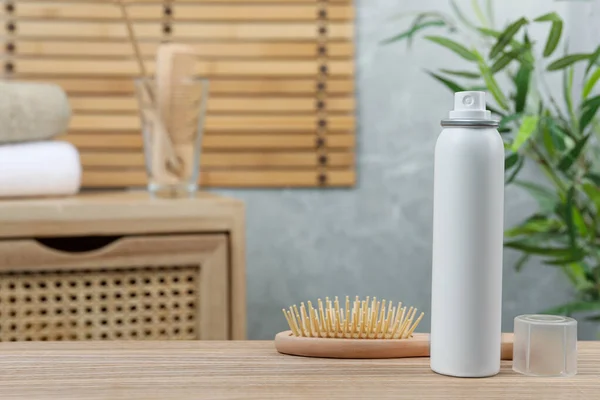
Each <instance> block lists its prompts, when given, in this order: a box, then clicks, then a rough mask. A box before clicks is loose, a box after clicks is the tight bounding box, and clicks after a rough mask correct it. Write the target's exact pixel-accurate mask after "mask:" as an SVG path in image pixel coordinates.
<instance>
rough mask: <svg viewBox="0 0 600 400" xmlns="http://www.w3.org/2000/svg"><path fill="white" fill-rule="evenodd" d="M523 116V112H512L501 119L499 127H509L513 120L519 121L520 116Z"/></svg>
mask: <svg viewBox="0 0 600 400" xmlns="http://www.w3.org/2000/svg"><path fill="white" fill-rule="evenodd" d="M522 116H523V115H522V114H521V113H515V114H510V115H507V116H505V117H502V119H501V120H500V123H499V125H498V129H505V128H508V125H509V124H510V123H511V122H514V121H518V120H519V118H521V117H522Z"/></svg>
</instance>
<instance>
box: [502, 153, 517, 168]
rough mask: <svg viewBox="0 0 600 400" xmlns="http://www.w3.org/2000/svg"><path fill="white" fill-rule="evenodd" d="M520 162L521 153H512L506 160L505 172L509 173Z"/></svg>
mask: <svg viewBox="0 0 600 400" xmlns="http://www.w3.org/2000/svg"><path fill="white" fill-rule="evenodd" d="M518 161H519V153H512V154H511V155H509V156H507V157H506V158H505V159H504V170H505V171H508V170H509V169H511V168H512V167H514V166H515V165H516V164H517V162H518Z"/></svg>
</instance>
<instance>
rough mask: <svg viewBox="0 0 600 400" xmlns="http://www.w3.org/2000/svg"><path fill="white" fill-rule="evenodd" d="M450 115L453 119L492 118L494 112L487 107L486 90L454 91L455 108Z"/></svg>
mask: <svg viewBox="0 0 600 400" xmlns="http://www.w3.org/2000/svg"><path fill="white" fill-rule="evenodd" d="M449 116H450V118H451V119H477V120H482V119H483V120H490V119H492V113H491V112H490V111H488V110H486V109H485V92H476V91H468V92H457V93H454V110H452V111H450V114H449Z"/></svg>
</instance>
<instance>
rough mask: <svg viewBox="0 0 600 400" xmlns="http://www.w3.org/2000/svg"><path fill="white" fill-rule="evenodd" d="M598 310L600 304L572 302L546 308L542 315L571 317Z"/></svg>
mask: <svg viewBox="0 0 600 400" xmlns="http://www.w3.org/2000/svg"><path fill="white" fill-rule="evenodd" d="M595 310H600V302H587V301H574V302H571V303H566V304H563V305H560V306H556V307H552V308H548V309H547V310H545V311H542V314H553V315H556V314H558V315H571V314H573V313H578V312H587V311H595Z"/></svg>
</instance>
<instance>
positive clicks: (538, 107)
mask: <svg viewBox="0 0 600 400" xmlns="http://www.w3.org/2000/svg"><path fill="white" fill-rule="evenodd" d="M451 4H452V13H449V14H444V13H441V12H438V11H431V12H422V13H419V14H418V15H416V17H414V19H413V21H412V24H411V25H410V27H409V28H408V29H407V30H405V31H404V32H401V33H400V34H398V35H396V36H394V37H392V38H390V39H388V40H386V41H385V43H393V42H398V41H406V42H408V44H409V45H410V44H411V42H412V41H414V40H415V38H416V37H417V36H418V35H421V34H423V33H424V32H431V31H433V30H435V31H440V30H441V33H442V34H431V35H424V36H423V37H422V40H427V41H429V42H432V43H434V44H435V45H438V46H441V47H442V48H444V49H445V50H446V51H449V52H452V53H454V55H455V56H456V57H457V59H462V60H463V61H462V62H461V63H462V64H465V65H468V67H465V69H460V70H455V69H439V70H436V71H426V72H427V73H428V74H429V75H430V76H431V77H432V78H433V79H436V80H437V81H439V82H440V83H441V84H442V85H444V86H445V87H446V88H448V89H450V90H451V91H453V92H457V91H463V90H486V91H487V92H488V93H489V94H490V95H491V97H492V98H493V100H492V101H491V102H490V103H491V105H490V106H489V107H488V109H489V110H490V111H492V113H493V114H494V115H495V116H496V118H498V119H499V120H500V126H499V131H500V133H501V134H502V137H503V139H504V146H505V151H506V155H505V169H506V176H505V182H506V185H514V186H518V187H519V188H521V189H523V190H526V191H527V192H528V193H529V194H530V195H531V196H533V198H534V199H535V200H536V201H537V209H536V211H535V212H532V213H531V215H529V216H528V217H527V218H525V219H524V220H523V221H521V222H520V223H519V224H518V225H516V226H513V227H510V228H509V229H508V230H506V231H505V243H504V245H505V247H507V248H510V249H514V250H516V251H518V252H520V258H519V259H518V261H517V262H516V265H515V268H516V269H517V271H519V270H521V269H522V268H523V267H524V266H526V265H527V263H528V262H529V261H530V260H531V258H532V257H534V256H535V257H541V259H542V262H543V263H544V264H545V265H548V266H550V267H553V268H560V269H561V270H562V271H563V272H564V274H565V275H566V277H567V278H568V279H569V281H570V282H571V284H572V286H573V288H574V293H575V294H574V298H573V300H572V301H571V302H569V303H567V304H563V305H561V306H558V307H553V308H551V309H548V310H544V312H546V313H556V314H565V315H571V314H573V313H579V312H586V313H587V318H588V319H592V320H597V321H600V216H599V215H598V214H599V211H600V146H599V144H598V142H599V140H598V139H599V138H600V125H599V124H598V119H597V112H598V108H599V107H600V95H597V94H595V93H596V92H595V91H594V89H595V87H596V84H597V82H598V80H599V79H600V68H599V67H598V65H599V56H600V46H598V47H597V48H596V49H595V51H593V52H590V53H570V52H568V51H567V50H560V49H562V48H565V49H566V48H567V47H566V46H563V44H564V43H565V42H566V40H563V39H562V38H561V37H562V33H563V20H562V18H561V17H560V16H559V15H558V14H557V13H554V12H551V13H548V14H544V15H540V16H539V17H537V18H534V19H528V18H525V17H521V18H518V19H516V20H514V21H511V22H510V23H508V24H507V25H505V26H504V27H502V28H501V29H496V28H495V25H494V21H493V19H494V16H493V12H492V7H491V3H490V2H489V1H487V2H486V3H485V6H484V7H481V6H480V4H479V3H478V2H477V1H473V2H472V4H473V6H474V14H475V15H476V17H477V19H469V18H468V17H467V16H466V15H465V13H464V12H463V10H461V9H459V8H458V7H457V6H456V4H455V3H454V2H452V3H451ZM484 10H486V11H484ZM534 24H543V25H544V27H547V28H546V29H547V35H546V37H545V38H544V40H543V41H538V42H536V41H534V40H532V39H531V37H530V35H529V34H528V29H529V28H530V27H531V26H532V25H534ZM576 70H577V71H578V73H577V74H576V73H575V71H576ZM579 72H580V73H579ZM549 74H561V75H562V76H561V78H562V85H561V86H562V88H561V90H558V92H559V93H555V92H554V91H552V90H551V89H550V85H548V83H547V78H548V76H549ZM579 75H581V78H578V79H575V76H579ZM499 82H507V84H506V85H503V84H502V85H501V84H499ZM598 86H600V85H598ZM576 90H577V91H578V92H580V94H579V93H577V94H575V91H576ZM526 164H532V165H534V166H535V168H537V169H538V170H539V171H541V174H538V175H541V176H542V178H540V179H536V180H535V181H531V180H526V179H524V178H522V176H523V174H522V173H521V172H522V168H523V167H524V166H525V165H526Z"/></svg>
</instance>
